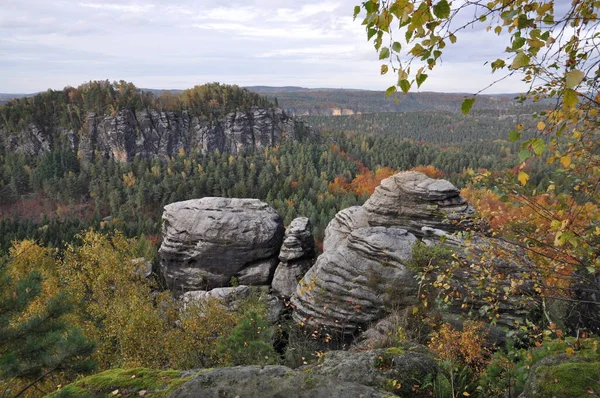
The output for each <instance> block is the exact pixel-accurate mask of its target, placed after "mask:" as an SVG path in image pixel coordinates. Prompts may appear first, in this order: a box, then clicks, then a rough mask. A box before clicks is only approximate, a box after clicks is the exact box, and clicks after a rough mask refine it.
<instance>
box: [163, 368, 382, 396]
mask: <svg viewBox="0 0 600 398" xmlns="http://www.w3.org/2000/svg"><path fill="white" fill-rule="evenodd" d="M385 396H389V394H386V393H385V392H384V391H382V390H378V389H375V388H373V387H368V386H364V385H361V384H359V383H356V382H352V381H341V380H338V379H335V378H332V377H325V376H321V375H314V374H311V372H302V371H295V370H292V369H290V368H287V367H285V366H238V367H233V368H220V369H212V370H206V371H203V372H201V373H200V374H198V375H197V376H194V377H193V378H192V379H191V380H189V381H188V382H187V383H185V384H184V385H183V386H181V387H180V388H179V389H178V390H176V391H175V392H174V393H173V394H171V395H169V397H172V398H184V397H190V398H192V397H193V398H195V397H205V398H213V397H214V398H221V397H232V398H233V397H264V398H275V397H295V398H332V397H348V398H359V397H360V398H375V397H385Z"/></svg>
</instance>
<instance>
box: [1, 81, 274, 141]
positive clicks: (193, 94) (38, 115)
mask: <svg viewBox="0 0 600 398" xmlns="http://www.w3.org/2000/svg"><path fill="white" fill-rule="evenodd" d="M272 105H273V103H272V102H270V101H269V100H267V99H266V98H264V97H262V96H260V95H258V94H256V93H252V92H250V91H248V90H245V89H242V88H240V87H238V86H224V85H220V84H218V83H211V84H205V85H202V86H196V87H194V88H191V89H189V90H184V91H182V92H179V93H177V94H174V95H172V94H171V93H170V92H168V91H163V92H162V93H161V95H160V96H156V95H154V94H152V92H151V91H144V90H142V89H139V88H137V87H136V86H134V85H133V84H132V83H128V82H125V81H120V82H114V83H111V82H109V81H92V82H89V83H86V84H83V85H80V86H78V87H65V88H64V89H63V90H48V91H46V92H42V93H39V94H37V95H34V96H31V97H22V98H16V99H13V100H11V101H9V102H7V103H6V104H4V105H2V107H0V121H1V126H2V128H4V129H7V130H9V131H15V130H19V129H22V128H24V127H25V126H27V125H28V124H29V123H36V124H37V125H39V126H48V125H49V124H50V125H52V124H55V125H59V126H61V127H63V128H65V129H72V130H74V131H78V130H79V129H80V128H81V127H82V125H83V121H84V116H85V114H86V113H87V112H94V113H96V114H108V115H111V114H115V113H116V112H117V111H118V110H123V109H126V110H130V111H133V112H135V111H142V110H148V109H156V110H160V111H183V110H185V111H188V112H190V113H192V114H193V115H195V116H198V117H200V118H201V119H213V118H218V117H221V116H223V115H225V114H227V113H229V112H232V111H235V110H236V109H240V108H242V109H247V108H250V107H252V106H258V107H268V106H272Z"/></svg>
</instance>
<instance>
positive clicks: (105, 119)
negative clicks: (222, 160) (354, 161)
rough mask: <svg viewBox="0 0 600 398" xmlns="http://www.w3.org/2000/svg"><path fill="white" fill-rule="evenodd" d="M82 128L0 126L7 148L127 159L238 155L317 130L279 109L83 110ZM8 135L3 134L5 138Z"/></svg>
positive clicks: (301, 136) (1, 139) (19, 150)
mask: <svg viewBox="0 0 600 398" xmlns="http://www.w3.org/2000/svg"><path fill="white" fill-rule="evenodd" d="M82 117H83V118H84V119H83V128H82V129H81V131H79V132H75V131H71V130H67V129H64V128H62V127H60V126H53V125H48V126H42V125H37V124H33V123H32V124H30V125H29V126H28V127H27V128H26V129H23V130H22V131H5V130H2V131H0V141H1V142H3V145H4V146H6V147H7V150H10V151H16V152H24V153H28V154H32V155H38V154H41V153H43V152H48V151H50V150H52V149H53V148H54V147H56V146H61V147H66V148H70V149H73V150H74V151H76V152H78V153H79V154H80V156H81V157H82V158H83V159H88V160H89V159H92V158H93V157H94V156H96V154H98V155H100V156H103V157H105V158H112V159H115V160H117V161H121V162H125V161H128V160H131V159H133V157H135V156H142V157H162V158H167V157H171V156H176V155H177V154H178V153H179V152H180V151H184V152H185V153H192V152H209V151H214V150H216V149H218V150H220V151H224V152H231V153H234V154H237V153H240V152H241V151H244V150H260V149H262V148H265V147H268V146H272V145H276V144H279V143H282V142H285V141H294V140H302V139H304V138H306V137H308V136H311V135H313V134H314V131H313V130H312V128H311V127H310V126H308V125H307V124H306V123H304V122H301V121H298V120H296V119H293V118H291V117H289V116H287V115H286V114H285V113H284V112H283V111H282V110H281V109H279V108H251V109H248V110H244V111H237V112H231V113H229V114H227V115H226V116H225V117H224V118H223V119H221V120H215V121H208V120H204V119H200V118H198V117H196V116H194V115H192V114H190V113H189V112H188V111H180V112H162V111H158V110H143V111H137V112H136V111H132V110H126V109H123V110H119V111H117V112H115V114H113V115H99V114H95V113H93V112H88V113H86V114H84V115H82ZM1 137H3V138H1Z"/></svg>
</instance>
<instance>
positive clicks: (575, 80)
mask: <svg viewBox="0 0 600 398" xmlns="http://www.w3.org/2000/svg"><path fill="white" fill-rule="evenodd" d="M584 77H585V75H584V74H583V72H582V71H580V70H577V69H574V70H572V71H569V72H567V73H565V80H566V83H567V87H568V88H574V87H575V86H577V85H578V84H579V83H581V81H582V80H583V78H584Z"/></svg>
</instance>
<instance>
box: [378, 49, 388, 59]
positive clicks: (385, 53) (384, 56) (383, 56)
mask: <svg viewBox="0 0 600 398" xmlns="http://www.w3.org/2000/svg"><path fill="white" fill-rule="evenodd" d="M389 57H390V49H389V48H387V47H382V48H381V51H379V59H387V58H389Z"/></svg>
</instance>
